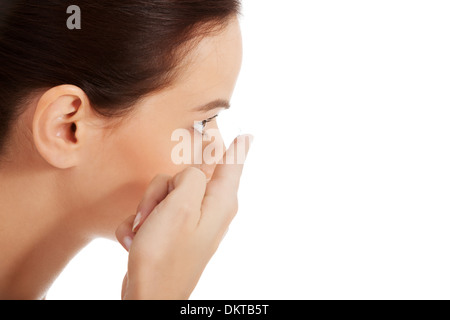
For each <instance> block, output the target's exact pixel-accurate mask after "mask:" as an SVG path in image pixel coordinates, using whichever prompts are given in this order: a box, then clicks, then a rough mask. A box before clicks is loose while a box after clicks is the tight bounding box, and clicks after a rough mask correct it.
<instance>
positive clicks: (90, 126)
mask: <svg viewBox="0 0 450 320" xmlns="http://www.w3.org/2000/svg"><path fill="white" fill-rule="evenodd" d="M241 62H242V38H241V32H240V26H239V21H238V20H237V18H233V19H232V20H231V21H230V23H229V24H228V25H227V26H226V28H224V29H223V30H221V31H220V33H217V34H214V35H212V36H208V37H206V38H203V39H202V40H201V41H200V42H199V43H198V44H197V45H196V47H195V48H194V49H193V50H192V51H191V52H189V59H188V63H187V64H186V66H185V67H183V68H182V70H181V71H180V73H179V75H178V76H177V78H176V80H175V81H174V83H173V85H172V86H170V87H168V88H167V89H164V90H162V91H160V92H157V93H156V94H153V95H150V96H148V97H146V98H144V99H142V100H141V101H139V102H138V103H137V104H136V105H135V106H134V107H133V111H132V112H131V113H130V114H129V115H126V116H125V117H123V118H122V119H120V121H115V120H112V119H106V118H104V117H100V116H98V115H96V114H95V112H93V110H91V108H90V106H89V103H88V102H86V101H84V100H83V99H80V100H79V102H77V103H75V102H74V101H75V100H74V99H73V96H76V95H77V88H75V89H74V88H71V87H70V86H62V87H61V88H60V89H58V90H59V91H58V90H56V91H55V90H53V91H51V92H47V94H48V95H49V97H48V99H50V100H51V99H56V98H58V99H59V101H60V102H61V103H60V104H55V105H60V106H61V108H63V107H64V105H70V108H73V113H72V114H70V117H71V118H72V119H71V120H73V119H76V121H73V122H74V123H75V126H74V125H71V126H70V128H68V127H67V126H66V127H65V128H64V127H63V126H62V125H61V128H62V129H61V131H60V132H58V133H57V135H58V136H59V137H60V138H61V139H62V140H65V141H64V142H62V143H63V144H66V145H67V146H66V147H65V148H67V152H65V153H64V154H65V155H64V156H63V157H62V156H61V154H58V152H60V151H53V150H58V148H55V147H54V146H52V143H51V141H50V140H51V139H48V138H45V134H43V135H42V134H41V135H40V134H37V135H36V136H35V137H34V139H35V144H36V147H37V150H38V151H39V153H40V154H41V156H42V158H44V159H45V160H47V161H46V163H51V164H53V165H55V163H56V164H57V165H56V166H57V167H58V166H59V167H64V169H63V170H61V171H59V174H60V175H61V176H63V177H64V184H65V188H68V189H69V190H70V192H68V193H69V194H67V203H69V204H70V206H71V208H73V212H74V213H73V214H76V215H78V216H79V218H80V219H88V221H89V226H90V227H91V230H90V231H88V232H90V233H94V234H95V235H96V236H104V237H110V238H113V237H114V231H115V228H116V227H117V226H118V224H119V223H120V222H121V221H123V219H125V218H126V217H128V216H130V215H133V214H136V208H137V206H138V204H139V202H140V200H141V198H142V196H143V194H144V192H145V190H146V189H147V187H148V185H149V183H150V181H151V180H152V179H153V178H154V177H155V176H156V175H158V174H169V175H175V174H176V173H178V172H180V171H182V170H183V169H185V168H186V167H187V166H189V164H183V165H177V164H175V163H174V162H173V161H172V159H171V154H172V150H173V148H174V147H175V146H176V145H177V143H178V142H177V141H172V138H171V137H172V133H173V132H174V131H175V130H178V129H186V130H189V131H190V132H191V133H192V134H193V136H194V132H195V130H196V129H197V128H196V127H195V125H194V124H195V123H198V122H199V121H200V122H201V121H202V120H208V119H212V118H214V116H216V115H217V114H218V113H220V111H222V110H223V109H224V108H225V107H226V104H225V103H226V102H227V101H229V100H230V99H231V97H232V94H233V91H234V88H235V84H236V81H237V78H238V75H239V72H240V68H241ZM66 90H67V91H66ZM71 90H72V91H73V94H72V93H71ZM58 95H59V97H58ZM42 99H43V98H41V103H42ZM44 105H45V103H44ZM205 106H209V108H208V107H205ZM70 108H69V109H70ZM38 109H39V107H38ZM43 109H45V108H43ZM55 110H56V111H55V112H54V113H51V112H50V111H48V110H47V111H42V114H41V115H40V116H39V117H37V116H36V115H33V116H34V120H33V121H34V123H33V129H34V131H35V132H39V131H45V130H46V129H44V128H43V127H41V126H42V124H44V125H45V124H46V123H49V122H51V121H53V122H57V117H56V115H58V114H59V113H58V107H56V108H55ZM70 111H72V110H70ZM36 112H37V113H38V111H36ZM66 113H67V112H66ZM52 117H53V118H52ZM66 117H67V116H66ZM43 118H44V119H46V118H47V120H45V121H44V120H42V119H43ZM52 119H53V120H52ZM64 119H65V118H64V117H63V118H61V119H60V120H61V123H64ZM114 121H115V122H114ZM67 123H68V122H67ZM203 123H204V124H205V123H206V122H203ZM112 124H113V125H112ZM206 127H207V129H216V128H217V123H216V119H213V120H211V121H209V122H208V123H207V124H206ZM68 130H71V131H73V133H74V138H72V139H70V137H69V135H70V133H68ZM64 135H66V137H64ZM43 136H44V137H43ZM53 138H54V137H53ZM53 138H52V139H53ZM215 138H216V139H217V138H218V137H215ZM55 141H56V140H55ZM57 143H58V142H55V143H53V145H55V144H57ZM208 143H209V142H203V143H202V145H200V148H206V147H207V145H208ZM215 143H217V141H215ZM49 145H50V146H49ZM193 152H198V150H194V151H193ZM192 166H196V167H198V168H200V169H201V170H203V171H204V172H205V174H206V176H207V177H211V175H212V173H213V171H214V165H206V164H198V165H192ZM70 193H71V194H70Z"/></svg>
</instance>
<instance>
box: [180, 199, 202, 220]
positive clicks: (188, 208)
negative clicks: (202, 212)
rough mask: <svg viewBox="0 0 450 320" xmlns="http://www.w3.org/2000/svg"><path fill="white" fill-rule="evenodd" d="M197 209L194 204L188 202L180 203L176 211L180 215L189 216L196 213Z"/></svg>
mask: <svg viewBox="0 0 450 320" xmlns="http://www.w3.org/2000/svg"><path fill="white" fill-rule="evenodd" d="M198 211H199V209H198V208H196V207H195V206H194V205H192V204H190V203H186V202H184V203H181V204H180V206H179V208H178V213H179V214H180V215H181V217H186V218H188V217H191V216H192V215H195V214H197V212H198Z"/></svg>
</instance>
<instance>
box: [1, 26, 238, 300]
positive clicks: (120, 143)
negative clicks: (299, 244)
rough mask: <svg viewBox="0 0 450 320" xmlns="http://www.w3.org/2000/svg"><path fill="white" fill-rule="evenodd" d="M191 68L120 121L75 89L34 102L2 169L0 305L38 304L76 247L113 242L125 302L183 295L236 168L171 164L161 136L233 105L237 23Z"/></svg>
mask: <svg viewBox="0 0 450 320" xmlns="http://www.w3.org/2000/svg"><path fill="white" fill-rule="evenodd" d="M190 58H191V59H190V63H189V65H188V67H187V68H186V69H185V70H183V72H182V73H181V74H180V77H179V78H178V79H177V81H176V82H175V83H174V85H173V86H172V87H170V88H168V89H167V90H164V91H162V92H160V93H158V94H156V95H153V96H150V97H148V98H145V99H143V100H142V101H141V102H140V103H139V104H138V105H136V106H135V109H134V111H133V113H132V114H130V115H129V116H127V117H125V118H123V119H120V121H118V120H114V119H104V118H100V117H98V116H97V115H96V114H95V113H94V112H93V109H92V107H91V105H90V103H89V99H88V98H87V96H86V95H85V93H84V92H83V91H82V90H81V89H80V88H78V87H75V86H72V85H64V86H59V87H54V88H48V89H46V90H43V91H42V92H40V93H39V94H36V95H35V96H33V97H32V99H31V100H30V102H29V104H28V105H26V111H25V112H24V113H23V114H22V115H21V116H20V118H19V120H18V122H17V124H16V125H15V126H14V130H13V132H12V134H11V137H10V142H11V143H10V148H9V149H8V150H7V153H6V154H4V155H3V158H2V160H1V162H0V250H1V252H2V259H1V260H0V299H41V298H43V297H44V296H45V294H46V291H47V290H48V288H49V287H50V286H51V284H52V283H53V281H54V280H55V279H56V277H57V276H58V275H59V273H60V272H61V271H62V269H63V268H64V267H65V265H66V264H67V263H68V262H69V261H70V259H72V258H73V257H74V255H76V254H77V252H78V251H79V250H80V249H82V248H83V247H84V246H86V245H87V244H88V243H89V242H90V241H92V240H93V239H95V238H97V237H107V238H111V239H113V238H115V236H116V234H117V238H118V240H119V241H120V242H121V243H122V244H123V245H124V246H125V247H126V248H127V249H129V250H130V259H129V268H128V275H127V277H126V280H127V281H125V282H124V290H123V297H124V298H131V299H136V298H139V299H141V298H142V299H154V298H155V299H158V298H187V297H189V295H190V293H191V292H192V290H193V288H194V287H195V285H196V283H197V281H198V278H199V277H200V275H201V272H202V271H203V269H204V267H205V266H206V263H207V262H208V261H209V259H210V258H211V256H212V254H213V253H214V251H215V250H216V248H217V246H218V244H219V242H220V241H219V240H218V239H221V237H222V235H223V232H224V230H226V228H227V226H228V224H229V223H230V222H231V220H232V217H233V216H234V214H235V213H236V210H237V200H236V198H237V197H236V194H237V189H238V184H239V183H238V182H239V177H240V173H241V171H242V165H219V166H218V167H217V169H218V170H216V172H215V174H214V177H213V173H214V170H215V169H216V166H214V165H205V164H201V165H197V166H194V167H195V168H194V167H193V166H189V165H175V164H174V163H173V162H172V161H171V158H170V157H171V150H172V148H173V147H174V145H175V144H176V142H173V141H171V139H170V138H171V133H172V132H173V131H174V130H176V129H178V128H185V129H189V130H191V129H192V125H193V124H194V122H195V121H201V120H204V119H208V118H210V117H213V116H214V115H215V114H217V113H218V112H220V110H221V108H220V107H218V108H215V109H213V110H209V111H201V112H199V111H195V110H196V108H197V107H199V106H202V105H205V104H207V103H209V102H210V101H213V100H216V99H222V100H229V99H230V98H231V96H232V93H233V91H234V87H235V84H236V80H237V77H238V74H239V71H240V66H241V61H242V39H241V35H240V28H239V23H238V21H237V19H232V20H231V22H230V23H229V25H228V26H227V27H226V28H225V29H224V30H223V31H222V32H220V33H219V34H216V35H213V36H211V37H208V38H205V39H203V40H202V41H201V42H200V43H199V45H198V46H197V47H196V48H195V50H194V51H193V52H192V54H191V55H190ZM208 127H209V128H217V124H216V123H215V121H213V122H211V123H209V124H208ZM240 140H242V138H241V139H240ZM241 142H242V141H241ZM201 147H202V148H206V147H207V143H205V144H204V145H203V146H201ZM209 179H211V182H209V183H208V180H209ZM168 186H170V188H168ZM192 186H195V188H193V187H192ZM193 190H194V191H195V192H193ZM169 191H171V192H170V193H169ZM225 196H226V198H225ZM212 200H213V201H212ZM214 203H216V204H214ZM142 206H145V208H146V210H145V213H144V215H143V216H141V219H140V221H139V224H138V226H137V228H135V231H137V232H136V233H135V232H133V225H134V222H135V221H134V220H135V216H136V213H137V211H139V209H142V208H141V207H142ZM138 207H139V208H138ZM155 208H156V209H157V210H156V211H154V209H155ZM124 221H125V222H124ZM136 229H137V230H136ZM116 230H117V233H116ZM130 239H131V240H132V242H130V241H129V240H130ZM156 240H157V241H156ZM199 243H202V244H203V247H200V246H199ZM149 244H151V245H149ZM187 251H189V252H191V253H192V256H189V257H187V256H186V255H185V253H186V252H187ZM169 261H171V262H173V261H177V263H176V264H172V263H169ZM169 264H170V267H169V266H168V265H169ZM174 275H177V277H178V278H176V282H173V278H172V277H174ZM80 276H81V275H80Z"/></svg>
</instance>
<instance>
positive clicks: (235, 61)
mask: <svg viewBox="0 0 450 320" xmlns="http://www.w3.org/2000/svg"><path fill="white" fill-rule="evenodd" d="M241 63H242V37H241V31H240V26H239V21H238V19H237V18H233V19H232V20H230V22H229V24H228V25H227V26H226V27H225V28H224V29H222V30H221V32H220V33H217V34H214V35H213V36H208V37H206V38H203V39H202V40H200V42H199V43H198V44H197V45H196V46H195V47H194V48H193V49H192V50H191V51H190V52H189V54H188V56H187V57H186V59H185V64H184V68H183V69H182V71H181V72H180V73H179V76H178V78H177V80H176V81H175V85H174V86H175V87H178V89H179V90H181V91H186V92H189V94H191V95H194V94H205V93H208V92H210V91H212V93H214V91H216V92H215V96H212V97H210V98H211V99H217V98H223V99H226V98H231V92H228V91H232V89H233V88H234V85H235V82H236V79H237V77H238V74H239V71H240V68H241ZM212 93H211V94H212Z"/></svg>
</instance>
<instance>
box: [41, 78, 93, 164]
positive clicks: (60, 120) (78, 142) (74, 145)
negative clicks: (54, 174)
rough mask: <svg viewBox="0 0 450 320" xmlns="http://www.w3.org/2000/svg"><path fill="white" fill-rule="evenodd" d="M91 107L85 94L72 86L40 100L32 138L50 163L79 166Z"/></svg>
mask: <svg viewBox="0 0 450 320" xmlns="http://www.w3.org/2000/svg"><path fill="white" fill-rule="evenodd" d="M90 108H91V106H90V103H89V99H88V97H87V96H86V94H85V93H84V91H83V90H81V89H80V88H78V87H76V86H72V85H62V86H58V87H54V88H51V89H50V90H48V91H46V92H45V93H44V94H43V95H42V97H41V98H40V99H39V102H38V103H37V105H36V111H35V113H34V117H33V139H34V143H35V145H36V148H37V150H38V151H39V153H40V154H41V156H42V157H43V158H44V159H45V160H46V161H47V162H48V163H49V164H51V165H52V166H54V167H56V168H60V169H68V168H71V167H74V166H76V165H77V164H78V163H79V160H80V148H81V146H82V145H83V143H84V141H85V140H84V139H85V128H86V127H85V125H84V124H85V123H86V118H87V111H88V110H90Z"/></svg>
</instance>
